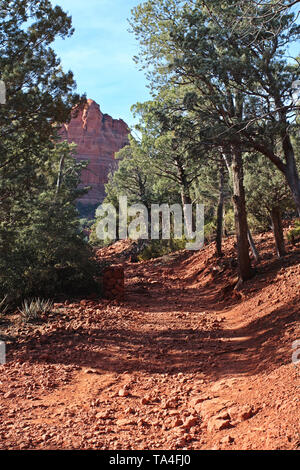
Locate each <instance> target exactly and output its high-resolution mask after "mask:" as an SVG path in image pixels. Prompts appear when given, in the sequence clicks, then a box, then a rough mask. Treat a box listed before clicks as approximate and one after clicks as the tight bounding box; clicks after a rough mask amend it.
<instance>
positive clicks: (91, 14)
mask: <svg viewBox="0 0 300 470" xmlns="http://www.w3.org/2000/svg"><path fill="white" fill-rule="evenodd" d="M140 2H141V0H85V1H83V0H52V3H53V4H59V5H60V6H61V7H62V8H63V9H64V10H65V11H68V12H69V14H70V15H71V16H72V17H73V26H74V27H75V33H74V35H73V36H72V37H71V38H68V39H66V40H57V41H56V42H55V46H54V47H55V50H56V52H57V54H58V56H59V57H60V58H61V59H62V65H63V68H64V70H69V69H70V70H72V71H73V72H74V75H75V79H76V82H77V86H78V92H79V93H86V94H87V97H88V98H91V99H94V100H95V101H97V103H98V104H99V105H100V107H101V110H102V112H103V113H107V114H110V115H111V116H112V117H113V118H115V119H118V118H122V119H123V120H124V121H125V122H127V124H128V125H129V126H133V125H134V119H133V116H132V114H131V112H130V108H131V106H132V105H133V104H135V103H136V102H137V101H142V102H143V101H146V100H147V99H149V98H150V95H149V91H148V88H147V82H146V79H145V76H144V73H143V72H140V71H139V70H138V66H137V65H136V64H135V63H134V62H133V56H134V55H136V53H137V52H138V44H137V42H136V41H135V38H134V35H133V34H130V33H129V32H128V29H129V24H128V21H127V18H129V17H130V11H131V9H132V8H133V7H134V6H136V5H138V4H139V3H140ZM289 52H290V55H293V56H294V55H297V53H298V54H299V52H300V47H299V43H298V44H297V45H296V44H293V45H291V46H290V48H289Z"/></svg>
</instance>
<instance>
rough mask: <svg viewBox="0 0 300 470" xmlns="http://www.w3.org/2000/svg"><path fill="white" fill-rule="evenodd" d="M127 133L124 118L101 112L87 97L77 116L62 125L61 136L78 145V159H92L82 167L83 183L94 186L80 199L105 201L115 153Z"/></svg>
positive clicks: (126, 140)
mask: <svg viewBox="0 0 300 470" xmlns="http://www.w3.org/2000/svg"><path fill="white" fill-rule="evenodd" d="M76 114H77V113H76ZM128 134H129V129H128V126H127V124H126V123H125V122H124V121H122V120H121V119H119V120H116V119H113V118H112V117H111V116H109V115H108V114H102V113H101V111H100V107H99V105H98V104H97V103H95V101H93V100H87V103H86V104H85V106H84V107H82V109H81V110H80V111H79V112H78V114H77V115H76V117H73V118H72V119H71V121H70V123H69V124H64V125H63V127H62V128H61V131H60V135H61V138H62V140H67V141H68V142H69V143H71V142H74V143H75V144H76V145H77V155H76V158H77V159H78V160H89V165H88V167H87V168H86V169H85V170H83V171H82V177H81V185H80V187H81V188H82V187H85V186H91V187H92V189H91V190H90V191H89V192H88V193H87V194H86V195H84V196H83V197H82V198H81V199H80V200H79V201H80V202H81V203H83V204H93V205H95V204H99V203H101V202H102V201H103V199H104V197H105V190H104V184H105V183H107V176H108V173H109V172H110V171H111V170H114V169H115V168H116V161H115V159H114V158H115V153H116V152H118V151H119V150H120V149H121V148H123V147H124V146H125V145H127V144H128Z"/></svg>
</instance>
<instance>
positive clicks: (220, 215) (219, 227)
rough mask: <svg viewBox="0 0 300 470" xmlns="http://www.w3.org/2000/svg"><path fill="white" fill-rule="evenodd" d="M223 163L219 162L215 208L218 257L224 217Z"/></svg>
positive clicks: (221, 254)
mask: <svg viewBox="0 0 300 470" xmlns="http://www.w3.org/2000/svg"><path fill="white" fill-rule="evenodd" d="M224 181H225V175H224V163H223V162H221V163H220V168H219V201H218V209H217V234H216V254H217V256H218V257H219V258H221V256H223V253H222V234H223V218H224V199H225V194H224Z"/></svg>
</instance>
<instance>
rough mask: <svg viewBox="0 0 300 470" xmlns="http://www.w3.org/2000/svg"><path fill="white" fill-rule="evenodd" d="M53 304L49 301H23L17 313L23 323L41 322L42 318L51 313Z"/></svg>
mask: <svg viewBox="0 0 300 470" xmlns="http://www.w3.org/2000/svg"><path fill="white" fill-rule="evenodd" d="M52 309H53V302H52V301H51V300H44V299H39V298H37V299H33V300H24V302H23V304H22V306H21V308H19V312H20V313H21V317H22V320H23V321H24V322H29V323H30V322H35V321H38V320H41V318H42V316H43V315H45V314H46V313H49V312H51V310H52Z"/></svg>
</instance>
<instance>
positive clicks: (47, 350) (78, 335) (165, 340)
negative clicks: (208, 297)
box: [17, 298, 298, 379]
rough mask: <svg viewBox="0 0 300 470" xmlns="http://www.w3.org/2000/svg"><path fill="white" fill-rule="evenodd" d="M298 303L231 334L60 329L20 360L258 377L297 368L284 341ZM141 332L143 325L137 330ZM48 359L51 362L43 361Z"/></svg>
mask: <svg viewBox="0 0 300 470" xmlns="http://www.w3.org/2000/svg"><path fill="white" fill-rule="evenodd" d="M297 320H298V311H297V303H296V298H295V299H293V301H291V302H290V303H289V304H287V305H285V306H284V307H282V308H278V309H275V310H274V311H273V312H272V313H270V314H268V315H266V316H264V317H262V318H260V319H259V320H255V321H253V322H252V323H250V324H248V325H247V326H245V327H243V328H238V329H233V330H228V329H222V328H213V329H211V330H193V329H185V328H179V329H172V330H169V331H157V330H153V331H146V332H145V331H143V332H139V331H137V330H132V329H126V328H124V329H120V328H116V329H114V328H111V327H110V328H105V329H100V328H97V327H95V325H94V326H93V327H89V328H87V329H85V328H82V327H81V328H79V329H76V330H75V331H74V330H71V331H66V330H64V329H59V330H56V331H54V332H51V333H48V334H45V335H43V336H41V337H40V340H39V344H36V340H30V341H28V342H27V343H25V344H22V351H19V353H18V354H17V360H19V361H20V360H21V361H31V362H47V363H54V364H64V365H70V364H71V365H78V366H82V367H91V368H95V369H99V371H109V372H117V373H122V372H124V371H128V372H134V371H145V372H147V373H152V374H166V373H168V374H177V373H179V372H183V373H199V372H203V373H204V374H205V375H207V376H208V377H211V378H214V379H219V378H222V377H224V376H228V375H230V374H231V375H232V374H233V375H239V374H245V375H252V374H255V373H258V372H261V371H265V372H266V371H269V372H270V371H271V370H273V369H275V368H277V367H278V366H279V365H283V364H287V363H290V362H291V354H290V353H288V354H287V353H286V351H287V350H290V347H291V345H289V344H288V341H291V339H290V338H289V339H287V338H285V337H284V330H285V328H287V327H289V326H290V327H291V326H292V325H293V324H295V325H296V322H297ZM137 326H138V325H137ZM45 354H46V355H47V359H46V361H45V360H44V359H42V358H43V357H44V355H45Z"/></svg>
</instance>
